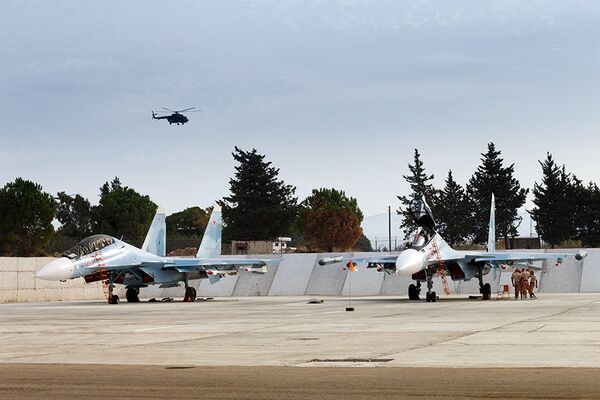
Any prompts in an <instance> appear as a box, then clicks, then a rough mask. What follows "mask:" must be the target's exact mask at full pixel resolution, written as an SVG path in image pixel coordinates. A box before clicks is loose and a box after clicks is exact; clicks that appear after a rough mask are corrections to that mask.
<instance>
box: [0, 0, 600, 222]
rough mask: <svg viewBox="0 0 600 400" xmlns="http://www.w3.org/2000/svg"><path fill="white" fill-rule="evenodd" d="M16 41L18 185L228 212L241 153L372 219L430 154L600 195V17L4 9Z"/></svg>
mask: <svg viewBox="0 0 600 400" xmlns="http://www.w3.org/2000/svg"><path fill="white" fill-rule="evenodd" d="M0 37H1V38H2V40H1V41H0V58H1V62H0V93H1V96H0V121H1V126H0V146H1V147H0V185H3V184H4V183H6V182H8V181H11V180H13V179H14V178H15V177H17V176H22V177H24V178H28V179H32V180H34V181H37V182H39V183H41V184H42V185H43V186H44V189H45V190H47V191H49V192H53V193H54V192H57V191H59V190H64V191H66V192H68V193H81V194H83V195H85V196H86V197H89V198H90V200H91V201H92V202H96V201H97V195H98V188H99V187H100V186H101V184H102V183H103V182H105V181H107V180H110V179H112V177H114V176H119V177H120V178H121V180H122V182H124V183H125V184H126V185H128V186H132V187H134V188H135V189H137V190H138V191H140V192H142V193H146V194H149V195H150V196H151V197H152V199H153V200H154V201H155V202H157V203H159V204H161V205H163V206H164V207H165V208H167V209H168V210H169V211H171V212H173V211H178V210H180V209H182V208H184V207H188V206H192V205H201V206H208V205H210V204H211V203H212V202H213V201H214V200H215V199H218V198H221V197H222V196H224V195H226V194H227V192H228V179H229V178H230V177H231V176H232V174H233V160H232V158H231V155H230V153H231V151H232V150H233V146H234V145H238V146H240V147H242V148H245V149H250V148H252V147H256V148H257V149H258V150H259V151H260V152H262V153H265V154H267V157H268V159H270V160H272V161H273V163H274V164H275V165H276V166H277V167H279V168H280V169H281V176H282V177H283V178H284V179H285V180H286V182H288V183H290V184H293V185H295V186H297V194H298V195H299V197H300V199H303V198H304V197H305V196H306V195H307V194H309V193H310V191H311V189H313V188H316V187H332V186H333V187H337V188H341V189H344V190H346V191H347V193H349V194H351V195H353V196H355V197H357V198H358V201H359V205H360V206H361V208H362V209H363V211H364V213H365V215H373V214H379V213H382V212H385V211H386V210H387V205H388V204H391V205H392V206H393V207H394V208H396V207H397V205H398V204H397V200H396V195H397V194H403V193H405V192H406V191H407V185H406V183H405V182H404V180H403V179H402V177H401V175H402V174H405V173H406V172H407V163H408V162H410V161H411V159H412V154H413V148H415V147H418V148H419V150H420V151H421V153H422V155H423V159H424V161H425V166H426V168H427V170H428V171H429V172H432V173H434V174H435V175H436V183H437V184H438V185H441V184H442V182H443V179H444V177H445V175H446V173H447V170H448V169H452V170H453V171H454V174H455V177H456V179H457V180H458V181H459V182H461V183H465V182H466V180H467V179H468V178H469V177H470V176H471V174H472V173H473V171H474V170H475V168H476V167H477V165H478V163H479V153H481V152H483V151H485V148H486V143H487V142H489V141H493V142H495V143H496V144H497V145H498V147H499V148H500V149H501V150H502V151H503V154H504V156H505V158H506V159H507V160H508V161H509V162H514V163H516V174H517V177H518V178H519V179H520V181H521V183H522V184H523V185H524V186H526V187H531V186H532V185H533V183H534V181H535V180H536V179H539V176H540V168H539V166H538V164H537V160H539V159H542V158H544V156H545V153H546V151H550V152H552V153H553V154H554V156H555V158H556V159H557V160H558V162H560V163H563V162H564V163H566V165H567V168H568V169H569V170H570V171H572V172H574V173H576V174H577V175H578V176H579V177H580V178H582V179H584V180H586V181H587V180H595V181H598V180H599V179H598V178H599V175H600V163H599V162H598V161H597V157H598V151H599V142H598V141H599V139H598V127H599V125H600V124H599V122H600V112H599V108H598V107H599V104H600V79H599V78H600V40H598V38H600V3H599V2H594V1H577V0H569V1H567V0H565V1H536V0H530V1H516V0H515V1H512V0H511V1H479V0H473V1H427V0H421V1H376V2H368V1H349V0H348V1H335V0H331V1H309V0H302V1H288V0H277V1H275V0H273V1H256V2H251V1H211V2H202V1H127V2H124V1H85V2H82V1H75V0H71V1H61V0H55V1H51V2H50V1H42V0H39V1H26V0H19V1H11V0H8V1H6V0H5V1H3V2H2V3H1V4H0ZM160 106H165V107H169V108H184V107H189V106H197V107H199V108H202V109H203V110H204V111H203V112H201V113H194V114H190V117H191V122H190V123H189V124H188V125H186V126H169V125H168V124H167V123H166V122H165V121H154V120H152V119H151V117H150V111H151V110H152V109H157V108H158V107H160ZM384 233H385V232H384Z"/></svg>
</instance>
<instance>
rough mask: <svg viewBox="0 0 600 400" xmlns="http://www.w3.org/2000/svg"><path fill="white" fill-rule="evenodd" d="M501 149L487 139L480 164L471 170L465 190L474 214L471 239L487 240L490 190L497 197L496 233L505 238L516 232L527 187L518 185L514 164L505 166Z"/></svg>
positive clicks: (477, 241)
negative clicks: (501, 156) (519, 212)
mask: <svg viewBox="0 0 600 400" xmlns="http://www.w3.org/2000/svg"><path fill="white" fill-rule="evenodd" d="M500 154H501V152H500V150H496V146H495V145H494V143H488V151H487V152H486V153H482V154H481V155H482V158H481V165H480V166H479V167H477V171H475V173H474V174H473V176H472V177H471V179H470V180H469V184H468V185H467V194H468V196H470V198H471V202H470V203H471V211H472V214H473V218H474V219H473V229H472V235H473V241H474V242H475V243H485V242H486V241H487V233H488V223H489V213H490V204H491V198H492V193H493V194H494V195H495V197H496V234H497V235H498V237H502V238H504V240H505V244H506V247H508V238H509V237H515V236H517V234H518V231H517V228H518V226H519V223H520V222H521V217H519V215H518V213H517V211H518V209H519V208H520V207H522V206H523V204H525V199H526V197H527V192H528V190H527V189H523V188H521V184H520V183H519V181H517V180H516V179H515V178H514V176H513V174H514V164H511V165H509V166H508V167H504V166H503V163H504V160H503V159H502V158H500Z"/></svg>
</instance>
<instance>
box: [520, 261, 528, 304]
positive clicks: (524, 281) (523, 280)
mask: <svg viewBox="0 0 600 400" xmlns="http://www.w3.org/2000/svg"><path fill="white" fill-rule="evenodd" d="M527 289H529V270H526V269H525V268H523V271H522V272H521V300H523V299H526V298H527Z"/></svg>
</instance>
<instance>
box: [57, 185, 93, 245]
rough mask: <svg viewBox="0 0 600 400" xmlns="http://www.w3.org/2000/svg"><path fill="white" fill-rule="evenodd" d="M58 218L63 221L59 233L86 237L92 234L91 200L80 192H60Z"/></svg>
mask: <svg viewBox="0 0 600 400" xmlns="http://www.w3.org/2000/svg"><path fill="white" fill-rule="evenodd" d="M57 196H58V209H57V211H56V219H58V222H60V223H61V225H62V226H61V227H60V228H58V231H57V234H59V235H61V236H67V237H74V238H84V237H87V236H89V235H91V234H92V222H93V221H92V208H91V206H90V202H89V201H88V200H87V199H86V198H84V197H82V196H81V195H79V194H76V195H75V196H69V195H68V194H66V193H65V192H58V194H57Z"/></svg>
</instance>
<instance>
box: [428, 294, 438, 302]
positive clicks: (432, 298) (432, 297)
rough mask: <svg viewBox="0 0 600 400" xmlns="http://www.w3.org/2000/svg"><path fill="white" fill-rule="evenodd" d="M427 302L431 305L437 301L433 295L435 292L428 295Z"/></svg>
mask: <svg viewBox="0 0 600 400" xmlns="http://www.w3.org/2000/svg"><path fill="white" fill-rule="evenodd" d="M429 300H430V301H431V302H432V303H435V302H436V301H437V295H436V294H435V292H431V295H430V297H429Z"/></svg>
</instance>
